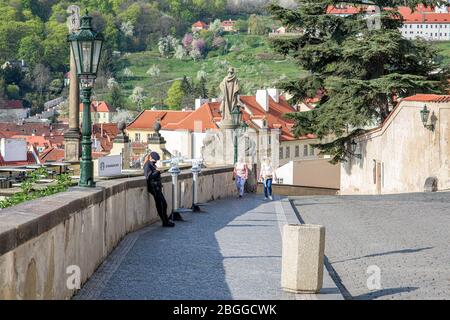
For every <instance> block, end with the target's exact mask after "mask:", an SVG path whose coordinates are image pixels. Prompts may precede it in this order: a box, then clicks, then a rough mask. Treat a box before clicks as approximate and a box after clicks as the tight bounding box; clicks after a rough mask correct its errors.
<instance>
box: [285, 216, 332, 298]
mask: <svg viewBox="0 0 450 320" xmlns="http://www.w3.org/2000/svg"><path fill="white" fill-rule="evenodd" d="M324 251H325V227H323V226H319V225H310V224H302V225H293V224H287V225H285V226H284V228H283V250H282V265H281V287H282V288H283V289H284V290H285V291H289V292H295V293H318V292H319V291H320V289H322V284H323V258H324Z"/></svg>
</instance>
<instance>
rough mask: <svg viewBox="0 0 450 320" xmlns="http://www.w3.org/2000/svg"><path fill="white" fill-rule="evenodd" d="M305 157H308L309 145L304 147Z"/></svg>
mask: <svg viewBox="0 0 450 320" xmlns="http://www.w3.org/2000/svg"><path fill="white" fill-rule="evenodd" d="M303 156H304V157H307V156H308V145H307V144H305V145H304V146H303Z"/></svg>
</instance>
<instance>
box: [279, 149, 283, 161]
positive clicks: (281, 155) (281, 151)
mask: <svg viewBox="0 0 450 320" xmlns="http://www.w3.org/2000/svg"><path fill="white" fill-rule="evenodd" d="M280 159H283V147H280Z"/></svg>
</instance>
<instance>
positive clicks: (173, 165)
mask: <svg viewBox="0 0 450 320" xmlns="http://www.w3.org/2000/svg"><path fill="white" fill-rule="evenodd" d="M178 162H179V159H178V158H173V159H171V160H170V169H169V173H170V175H171V176H172V214H171V217H172V220H174V221H183V217H182V216H181V214H180V213H179V212H178V211H177V210H178V175H179V174H180V172H181V170H180V168H179V167H178Z"/></svg>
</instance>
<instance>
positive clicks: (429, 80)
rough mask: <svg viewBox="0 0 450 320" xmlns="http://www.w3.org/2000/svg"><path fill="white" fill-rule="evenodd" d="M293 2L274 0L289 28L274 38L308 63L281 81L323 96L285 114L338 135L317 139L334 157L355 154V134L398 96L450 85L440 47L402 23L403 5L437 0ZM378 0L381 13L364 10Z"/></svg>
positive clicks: (313, 129)
mask: <svg viewBox="0 0 450 320" xmlns="http://www.w3.org/2000/svg"><path fill="white" fill-rule="evenodd" d="M297 2H298V6H297V7H296V8H294V9H288V8H283V7H281V6H279V5H275V4H273V5H271V6H270V7H269V9H270V11H271V13H272V14H273V16H274V17H275V18H276V19H278V20H280V21H281V22H282V23H283V25H284V26H286V27H288V29H289V30H296V31H297V32H295V34H293V35H292V36H283V37H275V38H274V39H273V40H272V45H273V47H274V49H275V50H276V51H278V52H279V53H282V54H285V55H288V56H292V57H293V58H294V59H295V60H296V62H297V63H298V65H299V67H300V68H302V69H303V70H307V71H308V75H307V76H305V77H302V78H300V79H291V80H289V81H285V82H283V83H282V84H281V87H282V88H283V89H285V90H287V91H288V92H289V93H291V94H292V95H293V98H292V100H293V101H292V102H293V103H297V102H300V101H302V100H303V99H305V98H307V97H310V98H313V97H317V96H319V97H320V101H319V102H318V104H317V106H316V108H315V109H314V110H312V111H311V112H302V113H300V112H298V113H291V114H289V115H287V117H288V118H290V119H293V120H295V126H294V128H293V130H294V133H295V134H296V135H297V136H301V135H304V134H307V133H314V134H315V135H317V137H318V138H320V139H322V138H325V137H333V141H331V142H329V143H321V144H318V145H317V146H316V147H318V148H319V149H320V150H321V152H322V153H323V154H329V155H332V157H333V158H332V161H331V162H333V163H337V162H340V161H346V160H347V159H348V158H349V157H350V156H351V151H350V150H351V148H350V143H351V141H352V139H353V138H354V137H355V136H356V135H359V134H360V133H362V132H364V131H365V130H366V129H368V128H371V127H374V126H377V125H380V124H382V123H383V121H384V120H385V119H386V118H387V117H388V116H389V114H390V112H391V111H392V109H393V108H394V107H395V106H396V104H397V102H398V99H399V98H403V97H406V96H410V95H413V94H416V93H444V92H445V89H446V87H447V85H448V83H447V79H448V71H447V67H446V66H442V65H439V63H438V59H437V51H436V50H435V49H434V48H433V46H432V44H431V43H428V42H425V41H424V40H414V41H413V40H408V39H405V38H403V37H402V34H401V32H400V30H399V28H401V26H402V23H403V21H402V17H401V15H400V13H399V12H398V6H404V5H407V6H409V7H410V8H411V9H412V10H414V9H416V7H417V5H419V4H424V5H428V6H430V5H437V4H439V3H441V1H433V0H425V1H424V0H422V1H421V0H410V1H409V0H369V1H337V0H298V1H297ZM330 5H334V6H337V5H347V6H354V7H357V8H360V9H361V12H360V13H356V14H351V15H349V16H345V17H344V16H337V15H331V14H327V7H328V6H330ZM367 5H372V6H373V5H375V6H376V7H372V9H371V10H373V8H376V9H377V10H375V12H380V13H379V14H373V11H369V10H367Z"/></svg>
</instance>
